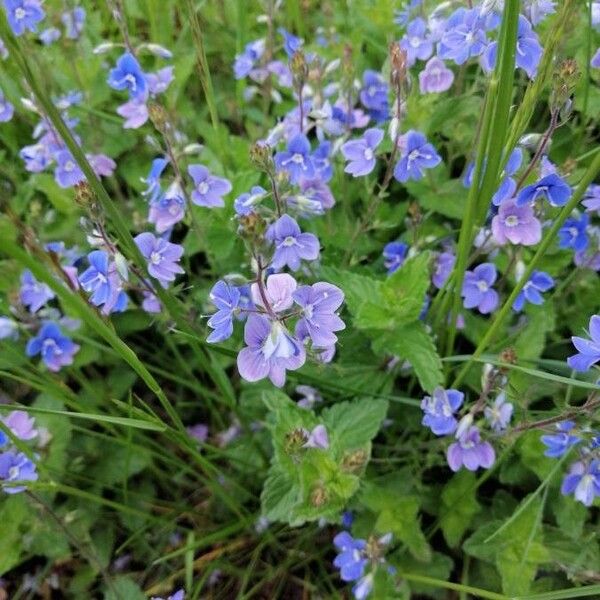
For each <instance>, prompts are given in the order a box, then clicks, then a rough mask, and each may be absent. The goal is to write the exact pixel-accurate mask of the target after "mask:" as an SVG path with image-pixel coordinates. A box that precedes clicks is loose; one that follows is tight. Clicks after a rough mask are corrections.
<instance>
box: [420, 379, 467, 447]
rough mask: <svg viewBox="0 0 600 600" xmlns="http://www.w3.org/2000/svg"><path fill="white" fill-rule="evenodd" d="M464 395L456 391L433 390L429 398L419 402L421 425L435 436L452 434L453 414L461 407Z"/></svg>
mask: <svg viewBox="0 0 600 600" xmlns="http://www.w3.org/2000/svg"><path fill="white" fill-rule="evenodd" d="M464 398H465V395H464V394H463V393H462V392H459V391H458V390H452V389H450V390H445V389H443V388H441V387H438V388H435V390H433V394H432V395H431V396H425V397H424V398H423V400H422V401H421V408H422V409H423V412H424V413H425V414H424V415H423V420H422V421H421V424H422V425H425V427H429V429H431V431H432V432H433V433H435V435H448V434H450V433H454V431H455V430H456V426H457V420H456V417H455V416H454V413H455V412H456V411H457V410H458V409H459V408H460V407H461V406H462V403H463V400H464Z"/></svg>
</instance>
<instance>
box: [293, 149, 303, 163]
mask: <svg viewBox="0 0 600 600" xmlns="http://www.w3.org/2000/svg"><path fill="white" fill-rule="evenodd" d="M292 162H293V163H296V164H297V165H301V164H302V163H303V162H304V156H302V154H299V153H298V152H296V153H295V154H294V155H293V156H292Z"/></svg>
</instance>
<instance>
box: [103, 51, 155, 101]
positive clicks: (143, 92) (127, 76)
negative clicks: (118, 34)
mask: <svg viewBox="0 0 600 600" xmlns="http://www.w3.org/2000/svg"><path fill="white" fill-rule="evenodd" d="M108 85H109V86H110V87H111V88H113V89H115V90H119V91H123V90H127V91H128V92H129V97H130V98H132V99H135V100H142V101H143V100H145V99H146V97H147V96H148V85H147V83H146V77H145V75H144V73H143V71H142V68H141V67H140V63H139V62H138V61H137V59H136V58H135V56H133V54H131V52H125V53H124V54H123V55H122V56H121V57H120V58H119V59H118V60H117V66H116V67H115V68H114V69H112V70H111V71H110V73H109V75H108Z"/></svg>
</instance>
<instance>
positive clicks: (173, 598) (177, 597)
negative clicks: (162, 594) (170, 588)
mask: <svg viewBox="0 0 600 600" xmlns="http://www.w3.org/2000/svg"><path fill="white" fill-rule="evenodd" d="M151 600H163V598H159V597H158V596H153V597H152V598H151ZM164 600H185V592H184V591H183V590H177V591H176V592H175V593H174V594H171V595H170V596H169V597H168V598H166V599H164Z"/></svg>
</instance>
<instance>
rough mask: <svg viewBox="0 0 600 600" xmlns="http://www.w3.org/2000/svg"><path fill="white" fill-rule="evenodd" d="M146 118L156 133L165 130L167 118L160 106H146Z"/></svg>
mask: <svg viewBox="0 0 600 600" xmlns="http://www.w3.org/2000/svg"><path fill="white" fill-rule="evenodd" d="M148 116H149V117H150V120H151V121H152V124H153V125H154V127H156V129H157V130H158V131H160V132H161V133H162V132H164V131H165V130H166V126H167V123H168V122H169V118H168V115H167V111H166V110H165V109H164V108H163V107H162V106H161V105H160V104H150V105H149V106H148Z"/></svg>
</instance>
